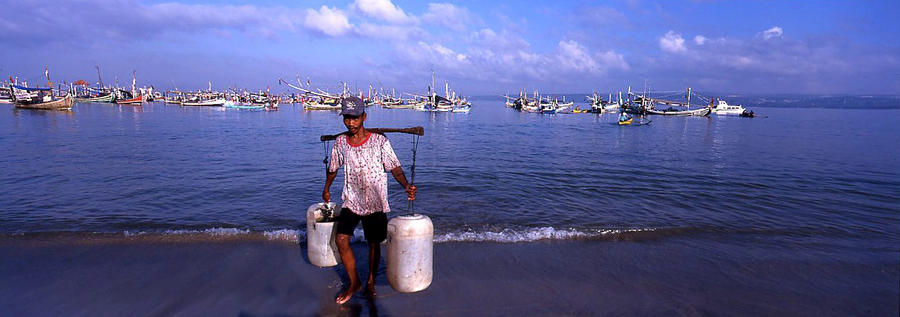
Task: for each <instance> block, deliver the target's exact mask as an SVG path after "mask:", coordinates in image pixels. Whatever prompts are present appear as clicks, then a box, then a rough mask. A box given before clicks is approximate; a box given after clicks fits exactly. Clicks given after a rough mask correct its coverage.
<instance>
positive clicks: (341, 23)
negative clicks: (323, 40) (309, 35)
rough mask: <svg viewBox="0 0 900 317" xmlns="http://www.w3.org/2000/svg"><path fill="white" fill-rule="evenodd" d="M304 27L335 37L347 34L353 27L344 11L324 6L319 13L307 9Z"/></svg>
mask: <svg viewBox="0 0 900 317" xmlns="http://www.w3.org/2000/svg"><path fill="white" fill-rule="evenodd" d="M303 25H304V26H306V27H307V28H309V29H311V30H315V31H318V32H322V33H323V34H326V35H328V36H333V37H336V36H341V35H344V34H346V33H347V31H349V30H350V29H351V28H352V27H353V26H352V25H350V21H349V20H348V19H347V15H345V14H344V12H343V11H341V10H340V9H337V8H329V7H326V6H324V5H323V6H322V7H321V8H319V10H318V11H316V10H313V9H306V21H305V22H304V23H303Z"/></svg>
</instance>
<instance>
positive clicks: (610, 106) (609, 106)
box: [586, 91, 622, 113]
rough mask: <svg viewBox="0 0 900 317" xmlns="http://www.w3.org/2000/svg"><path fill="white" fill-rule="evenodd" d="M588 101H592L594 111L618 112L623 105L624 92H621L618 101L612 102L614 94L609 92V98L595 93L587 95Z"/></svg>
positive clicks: (592, 110)
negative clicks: (604, 98)
mask: <svg viewBox="0 0 900 317" xmlns="http://www.w3.org/2000/svg"><path fill="white" fill-rule="evenodd" d="M586 97H587V99H588V101H590V102H591V111H590V112H592V113H607V112H616V111H618V110H619V107H620V106H621V105H622V92H621V91H620V92H619V99H618V100H617V101H616V102H612V94H609V98H608V99H606V100H603V96H600V95H597V94H596V93H594V94H593V95H592V96H586Z"/></svg>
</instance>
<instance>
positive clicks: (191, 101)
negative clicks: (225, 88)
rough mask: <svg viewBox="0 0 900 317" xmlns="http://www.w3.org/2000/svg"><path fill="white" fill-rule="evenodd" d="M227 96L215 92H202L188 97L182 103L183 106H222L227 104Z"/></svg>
mask: <svg viewBox="0 0 900 317" xmlns="http://www.w3.org/2000/svg"><path fill="white" fill-rule="evenodd" d="M226 101H227V100H225V97H223V96H221V94H219V93H214V92H200V93H196V94H193V95H191V96H189V97H188V98H186V99H185V100H184V102H182V103H181V105H182V106H194V107H222V106H224V105H225V102H226Z"/></svg>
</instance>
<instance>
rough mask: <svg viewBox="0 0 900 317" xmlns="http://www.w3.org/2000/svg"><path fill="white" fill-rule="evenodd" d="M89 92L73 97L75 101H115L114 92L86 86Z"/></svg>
mask: <svg viewBox="0 0 900 317" xmlns="http://www.w3.org/2000/svg"><path fill="white" fill-rule="evenodd" d="M88 91H89V93H88V94H86V95H82V96H81V97H75V101H76V102H98V103H113V102H115V101H116V94H115V93H113V92H112V91H103V90H98V91H94V90H91V88H88Z"/></svg>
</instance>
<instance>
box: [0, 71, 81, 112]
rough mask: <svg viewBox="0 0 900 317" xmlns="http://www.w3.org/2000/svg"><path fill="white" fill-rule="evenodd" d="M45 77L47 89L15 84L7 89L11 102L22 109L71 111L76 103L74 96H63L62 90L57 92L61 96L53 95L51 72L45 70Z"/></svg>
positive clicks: (66, 93) (67, 93)
mask: <svg viewBox="0 0 900 317" xmlns="http://www.w3.org/2000/svg"><path fill="white" fill-rule="evenodd" d="M44 75H45V76H46V77H47V87H45V88H40V87H28V86H27V83H25V84H24V85H23V86H20V85H17V84H16V83H15V82H13V83H12V84H10V85H9V86H8V87H7V91H9V97H10V100H11V101H12V102H13V103H14V104H15V105H16V108H22V109H38V110H71V109H72V106H73V105H74V103H75V99H74V96H72V94H71V93H70V92H68V91H66V92H65V94H64V95H62V91H61V90H57V92H58V93H59V94H57V95H54V94H53V88H52V87H53V82H51V81H50V71H49V70H48V69H47V68H45V69H44Z"/></svg>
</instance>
